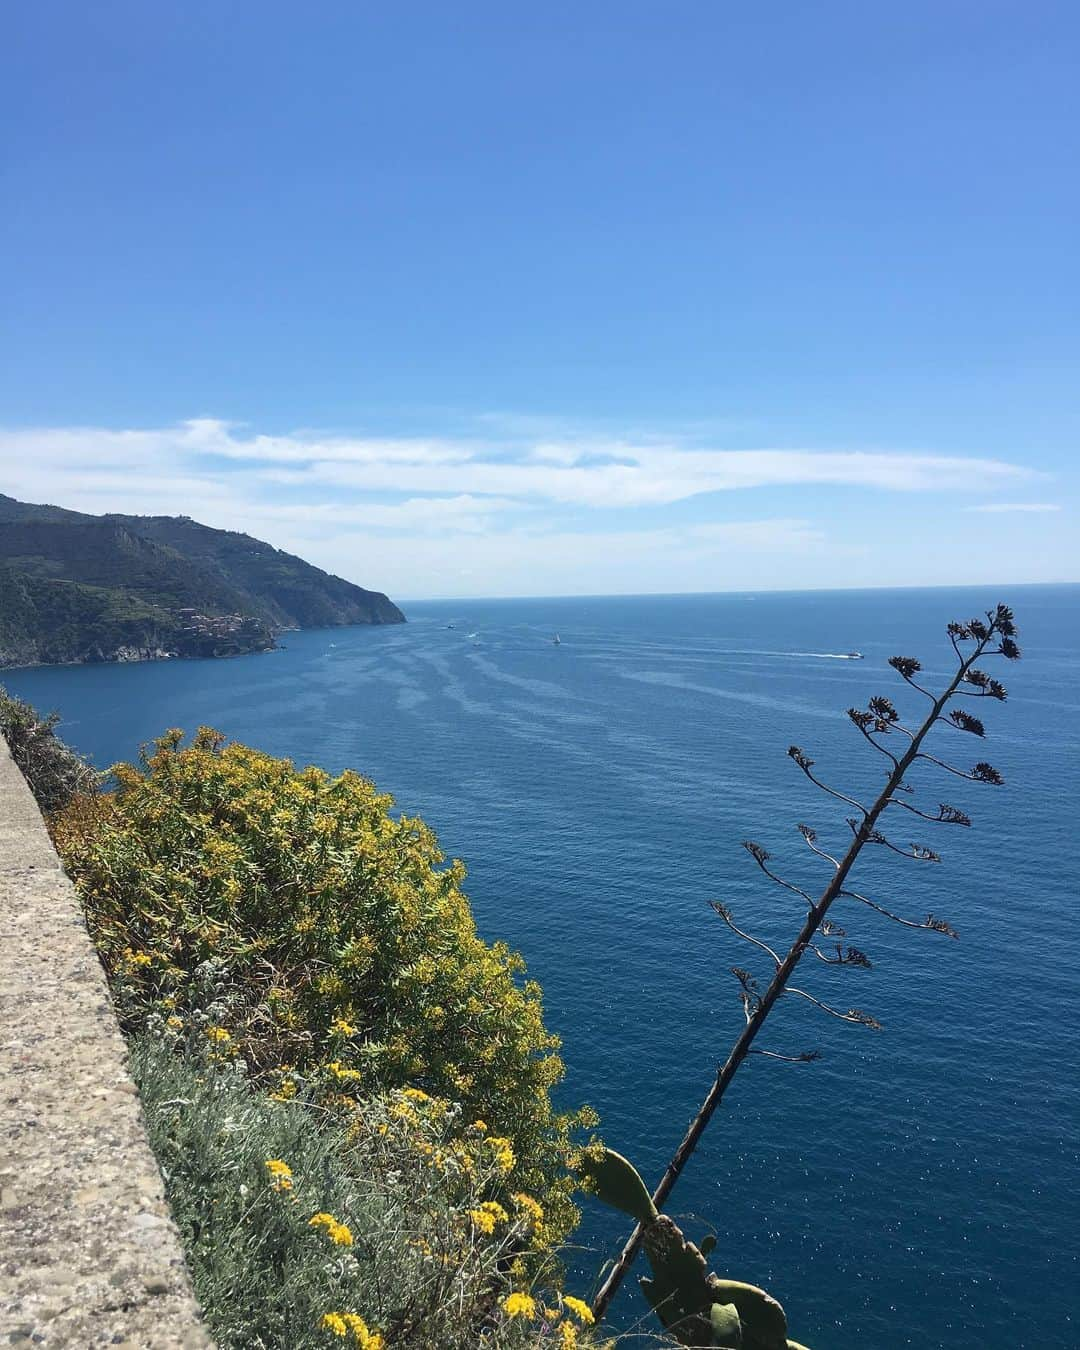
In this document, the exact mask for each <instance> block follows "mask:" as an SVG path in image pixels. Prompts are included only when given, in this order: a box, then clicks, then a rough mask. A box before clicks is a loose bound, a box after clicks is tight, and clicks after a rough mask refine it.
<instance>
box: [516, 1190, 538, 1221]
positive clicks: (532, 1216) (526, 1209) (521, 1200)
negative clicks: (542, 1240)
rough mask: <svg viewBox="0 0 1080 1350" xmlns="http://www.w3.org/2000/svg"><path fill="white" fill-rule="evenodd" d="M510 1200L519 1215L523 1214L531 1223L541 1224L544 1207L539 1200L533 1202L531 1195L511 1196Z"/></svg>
mask: <svg viewBox="0 0 1080 1350" xmlns="http://www.w3.org/2000/svg"><path fill="white" fill-rule="evenodd" d="M510 1199H511V1200H512V1201H513V1202H514V1206H515V1208H516V1209H517V1210H518V1211H519V1213H521V1214H524V1215H525V1216H526V1217H527V1218H528V1219H529V1220H530V1221H531V1222H532V1223H534V1224H541V1223H543V1221H544V1207H543V1205H542V1204H541V1203H540V1201H539V1200H534V1199H533V1197H532V1196H531V1195H522V1194H520V1193H519V1194H517V1195H512V1196H511V1197H510Z"/></svg>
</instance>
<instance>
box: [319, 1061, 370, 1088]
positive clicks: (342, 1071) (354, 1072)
mask: <svg viewBox="0 0 1080 1350" xmlns="http://www.w3.org/2000/svg"><path fill="white" fill-rule="evenodd" d="M326 1067H327V1068H328V1069H329V1070H330V1072H331V1073H332V1074H333V1075H334V1077H335V1078H336V1079H337V1080H338V1082H339V1083H355V1082H356V1081H357V1080H358V1079H359V1078H362V1077H363V1074H361V1072H360V1070H359V1069H350V1068H349V1067H348V1065H346V1064H342V1062H341V1060H340V1059H332V1060H331V1061H330V1063H329V1064H327V1066H326Z"/></svg>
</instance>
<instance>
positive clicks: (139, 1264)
mask: <svg viewBox="0 0 1080 1350" xmlns="http://www.w3.org/2000/svg"><path fill="white" fill-rule="evenodd" d="M125 1066H126V1052H125V1047H124V1041H123V1037H122V1036H121V1033H120V1028H119V1026H118V1025H117V1022H116V1017H115V1015H114V1013H113V1008H112V1004H111V1003H110V1001H109V993H108V988H107V986H106V983H105V976H104V972H103V971H102V969H101V965H100V963H99V961H98V958H97V954H96V952H95V951H94V948H93V944H92V943H91V941H90V937H89V934H88V933H87V931H86V926H85V924H84V922H83V918H82V913H81V910H80V906H79V902H78V899H77V898H76V895H75V892H74V890H73V888H72V886H71V883H70V882H69V881H68V879H67V877H66V876H65V875H64V873H63V871H62V869H61V867H60V862H59V859H58V858H57V856H56V853H55V852H54V850H53V848H52V844H51V842H50V841H49V837H48V834H47V832H46V830H45V825H44V822H43V821H42V819H41V816H40V814H39V812H38V810H37V806H36V804H35V802H34V799H33V796H32V794H31V793H30V790H29V788H28V787H27V785H26V783H25V782H24V781H23V778H22V775H21V774H20V773H19V771H18V769H17V768H16V767H15V765H14V764H13V763H12V761H11V757H10V753H9V751H8V748H7V745H6V743H5V741H4V739H3V737H2V736H0V1141H2V1142H0V1345H16V1346H18V1345H26V1346H27V1347H28V1350H29V1347H31V1346H38V1345H40V1346H44V1347H46V1348H47V1350H52V1347H61V1346H64V1347H70V1350H83V1347H95V1346H119V1347H122V1348H126V1350H180V1348H181V1347H183V1350H203V1348H204V1347H209V1346H210V1345H211V1341H210V1339H209V1337H208V1336H207V1334H206V1332H205V1330H204V1329H203V1325H202V1321H201V1319H200V1316H199V1312H198V1308H197V1306H196V1303H195V1299H194V1296H193V1294H192V1292H191V1283H190V1280H189V1278H188V1273H187V1269H186V1267H185V1265H184V1259H183V1256H182V1254H181V1250H180V1242H179V1237H178V1235H177V1232H176V1229H175V1226H174V1225H173V1222H172V1219H171V1218H170V1216H169V1210H168V1205H167V1204H166V1201H165V1194H164V1190H163V1188H162V1183H161V1176H160V1173H159V1172H158V1168H157V1163H156V1162H155V1160H154V1157H153V1154H152V1153H151V1151H150V1145H149V1143H148V1142H147V1137H146V1126H145V1123H144V1121H143V1116H142V1109H141V1107H140V1105H139V1099H138V1095H137V1093H136V1091H135V1085H134V1083H133V1082H132V1081H131V1078H130V1076H129V1074H128V1072H127V1069H126V1067H125Z"/></svg>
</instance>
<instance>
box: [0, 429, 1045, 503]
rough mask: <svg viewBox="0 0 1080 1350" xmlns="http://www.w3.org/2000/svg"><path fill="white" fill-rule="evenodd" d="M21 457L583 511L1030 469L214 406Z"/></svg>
mask: <svg viewBox="0 0 1080 1350" xmlns="http://www.w3.org/2000/svg"><path fill="white" fill-rule="evenodd" d="M28 463H34V464H37V465H40V466H48V467H49V468H50V469H51V470H53V471H54V472H57V473H62V472H64V471H65V470H66V471H68V472H69V473H70V472H71V471H74V472H75V473H76V474H77V475H78V476H79V478H80V481H81V482H82V483H83V484H84V485H85V484H86V483H87V482H88V478H87V475H90V474H93V473H98V474H101V473H105V472H107V471H108V470H110V469H111V470H121V471H123V470H128V469H138V470H139V471H140V472H144V473H154V474H157V475H161V476H169V477H173V478H175V477H176V476H177V474H180V475H182V476H183V475H187V474H190V473H192V472H195V471H198V473H199V476H200V477H201V478H202V479H203V480H204V481H207V482H213V481H215V480H216V479H218V478H220V477H221V475H222V474H224V473H225V471H226V469H227V467H228V466H229V465H239V464H243V465H245V466H247V467H248V468H249V470H250V471H251V479H252V481H260V482H263V483H266V484H276V485H278V486H288V487H291V488H293V489H301V488H307V489H311V491H312V493H313V494H318V493H320V492H323V493H325V491H326V490H327V489H334V488H341V489H346V490H349V491H351V492H354V493H381V494H386V493H390V494H398V495H404V496H415V495H417V494H425V495H430V496H452V497H460V496H462V495H465V496H475V497H482V496H497V497H501V498H505V499H517V500H521V501H532V502H551V503H557V504H560V505H563V506H580V507H584V508H589V509H599V510H602V509H605V508H609V507H630V508H632V507H643V506H660V505H670V504H671V503H674V502H678V501H685V500H687V499H689V498H692V497H698V496H702V495H704V494H707V493H716V492H732V491H739V490H746V489H751V488H764V487H793V486H800V485H819V486H821V485H823V486H835V487H841V486H844V487H861V488H870V489H877V490H881V491H889V492H925V491H957V490H962V489H963V490H970V489H971V488H973V487H974V488H977V489H982V490H988V491H993V490H995V489H998V488H1000V487H1002V486H1005V485H1009V484H1015V483H1017V482H1020V481H1023V480H1025V479H1030V478H1032V477H1034V476H1036V475H1034V474H1033V472H1032V470H1030V469H1027V468H1025V467H1022V466H1020V465H1016V464H1010V463H1008V462H1007V461H1004V460H1000V459H991V458H985V457H961V456H951V455H938V454H923V453H913V452H911V453H907V452H905V453H900V452H895V451H867V450H816V449H752V450H742V449H726V448H719V447H716V448H711V447H701V446H686V445H682V444H676V443H668V444H660V443H656V442H651V441H648V442H647V441H640V440H635V439H630V438H627V439H615V438H609V439H594V440H591V441H587V440H580V439H579V440H565V439H561V440H557V439H550V440H537V441H529V440H527V439H526V440H525V441H521V440H517V441H515V440H507V441H505V442H503V443H501V444H499V443H495V442H492V441H491V440H488V439H481V438H478V439H476V440H471V439H467V438H460V439H456V440H454V439H440V438H387V437H346V436H319V435H317V434H303V435H301V434H295V435H287V436H269V435H263V434H260V433H249V432H246V431H244V430H243V429H242V428H238V427H235V426H233V425H230V424H229V423H227V422H222V421H219V420H217V419H213V418H196V419H192V420H190V421H187V422H183V423H181V424H179V425H178V426H175V427H165V428H156V429H149V430H124V431H116V430H110V429H105V428H98V427H83V428H71V427H65V428H41V429H28V430H15V431H6V432H0V468H2V469H3V470H6V474H7V476H8V477H9V478H10V476H11V475H12V474H13V473H16V472H19V471H21V470H23V469H24V468H25V467H26V466H27V464H28Z"/></svg>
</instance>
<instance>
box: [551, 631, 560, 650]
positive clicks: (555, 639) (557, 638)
mask: <svg viewBox="0 0 1080 1350" xmlns="http://www.w3.org/2000/svg"><path fill="white" fill-rule="evenodd" d="M551 642H552V645H553V646H555V647H561V646H562V638H561V637H560V636H559V635H558V633H556V634H555V636H554V637H553V638H552V639H551Z"/></svg>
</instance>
